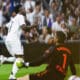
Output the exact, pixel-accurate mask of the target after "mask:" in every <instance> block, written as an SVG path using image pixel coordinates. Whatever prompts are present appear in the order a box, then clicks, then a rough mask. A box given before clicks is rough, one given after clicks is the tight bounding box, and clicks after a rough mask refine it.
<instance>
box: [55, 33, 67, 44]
mask: <svg viewBox="0 0 80 80" xmlns="http://www.w3.org/2000/svg"><path fill="white" fill-rule="evenodd" d="M65 40H66V35H65V34H64V32H62V31H57V32H56V34H55V37H54V41H55V42H56V43H64V41H65Z"/></svg>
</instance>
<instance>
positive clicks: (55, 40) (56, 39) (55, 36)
mask: <svg viewBox="0 0 80 80" xmlns="http://www.w3.org/2000/svg"><path fill="white" fill-rule="evenodd" d="M57 42H58V38H57V34H55V35H54V43H57Z"/></svg>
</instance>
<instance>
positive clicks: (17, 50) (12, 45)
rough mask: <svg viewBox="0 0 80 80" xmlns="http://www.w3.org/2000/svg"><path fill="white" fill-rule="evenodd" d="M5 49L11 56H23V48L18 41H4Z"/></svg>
mask: <svg viewBox="0 0 80 80" xmlns="http://www.w3.org/2000/svg"><path fill="white" fill-rule="evenodd" d="M5 45H6V48H7V50H8V52H9V54H10V55H11V56H15V55H23V46H22V45H21V41H20V40H16V41H8V40H5Z"/></svg>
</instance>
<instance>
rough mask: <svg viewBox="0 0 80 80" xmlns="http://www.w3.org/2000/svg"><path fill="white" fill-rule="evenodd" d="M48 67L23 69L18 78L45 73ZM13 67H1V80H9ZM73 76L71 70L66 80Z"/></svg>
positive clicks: (5, 65) (79, 73) (78, 68)
mask: <svg viewBox="0 0 80 80" xmlns="http://www.w3.org/2000/svg"><path fill="white" fill-rule="evenodd" d="M45 66H46V65H41V66H40V67H34V68H33V67H30V68H27V69H26V68H22V69H20V70H19V72H18V74H17V77H20V76H23V75H25V74H33V73H36V72H40V71H43V70H44V69H45ZM79 66H80V65H76V69H77V75H78V76H80V67H79ZM11 68H12V65H11V64H4V65H2V66H0V80H8V77H9V74H10V72H11ZM70 75H71V71H70V69H68V73H67V76H66V78H65V80H68V79H67V78H68V77H69V76H70Z"/></svg>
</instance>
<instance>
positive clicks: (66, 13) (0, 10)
mask: <svg viewBox="0 0 80 80" xmlns="http://www.w3.org/2000/svg"><path fill="white" fill-rule="evenodd" d="M18 4H21V5H22V6H23V7H24V9H25V14H24V16H25V21H26V25H27V26H26V27H27V29H26V33H25V32H24V33H23V34H22V36H21V39H22V40H26V43H33V42H37V41H39V42H41V43H49V42H51V41H52V40H53V38H54V36H55V32H56V31H63V32H64V34H65V35H66V39H67V40H80V0H0V36H1V37H2V33H1V27H3V26H4V25H5V24H6V23H8V22H9V21H10V18H11V13H12V11H13V10H14V7H15V6H16V5H18Z"/></svg>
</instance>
